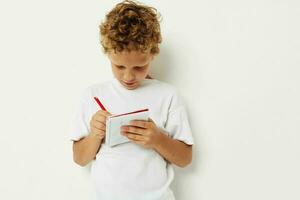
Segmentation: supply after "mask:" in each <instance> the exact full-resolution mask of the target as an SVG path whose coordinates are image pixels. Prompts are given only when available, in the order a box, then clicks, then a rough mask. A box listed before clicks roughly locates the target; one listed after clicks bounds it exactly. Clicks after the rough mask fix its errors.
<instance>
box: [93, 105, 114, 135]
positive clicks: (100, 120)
mask: <svg viewBox="0 0 300 200" xmlns="http://www.w3.org/2000/svg"><path fill="white" fill-rule="evenodd" d="M110 115H111V114H110V113H109V112H107V111H104V110H98V111H97V112H96V113H95V114H94V115H93V116H92V119H91V121H90V127H91V132H90V134H91V135H95V136H97V137H98V138H100V139H101V140H102V139H103V138H104V137H105V129H106V118H107V117H108V116H110Z"/></svg>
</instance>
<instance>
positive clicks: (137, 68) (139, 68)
mask: <svg viewBox="0 0 300 200" xmlns="http://www.w3.org/2000/svg"><path fill="white" fill-rule="evenodd" d="M134 69H135V70H137V71H143V70H144V69H145V67H135V68H134Z"/></svg>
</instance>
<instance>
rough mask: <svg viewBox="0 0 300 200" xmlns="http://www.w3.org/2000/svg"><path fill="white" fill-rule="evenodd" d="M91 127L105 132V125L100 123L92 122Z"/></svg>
mask: <svg viewBox="0 0 300 200" xmlns="http://www.w3.org/2000/svg"><path fill="white" fill-rule="evenodd" d="M93 126H94V127H96V128H98V129H100V130H103V131H105V129H106V125H105V124H103V123H102V122H98V121H94V122H93Z"/></svg>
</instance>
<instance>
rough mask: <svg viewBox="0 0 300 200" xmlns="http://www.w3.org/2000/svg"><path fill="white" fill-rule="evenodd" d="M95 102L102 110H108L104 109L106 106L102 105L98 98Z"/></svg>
mask: <svg viewBox="0 0 300 200" xmlns="http://www.w3.org/2000/svg"><path fill="white" fill-rule="evenodd" d="M94 99H95V101H96V102H97V104H98V105H99V106H100V108H101V109H102V110H104V111H106V109H105V108H104V106H103V105H102V103H101V102H100V100H99V99H98V98H97V97H94Z"/></svg>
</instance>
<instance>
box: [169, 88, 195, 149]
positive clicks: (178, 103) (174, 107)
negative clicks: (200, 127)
mask: <svg viewBox="0 0 300 200" xmlns="http://www.w3.org/2000/svg"><path fill="white" fill-rule="evenodd" d="M165 129H166V130H167V132H168V134H169V136H170V137H171V138H173V139H177V140H180V141H182V142H184V143H186V144H188V145H193V144H194V139H193V136H192V131H191V128H190V124H189V120H188V115H187V112H186V109H185V106H184V103H183V100H182V98H181V96H180V95H179V94H178V93H177V92H175V93H174V94H173V96H172V99H171V103H170V107H169V112H168V117H167V121H166V125H165Z"/></svg>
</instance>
